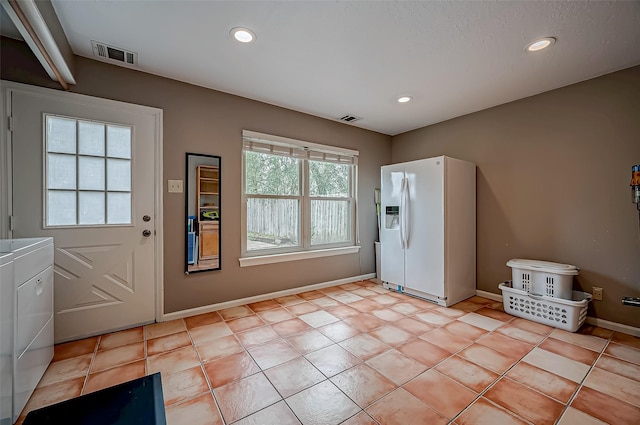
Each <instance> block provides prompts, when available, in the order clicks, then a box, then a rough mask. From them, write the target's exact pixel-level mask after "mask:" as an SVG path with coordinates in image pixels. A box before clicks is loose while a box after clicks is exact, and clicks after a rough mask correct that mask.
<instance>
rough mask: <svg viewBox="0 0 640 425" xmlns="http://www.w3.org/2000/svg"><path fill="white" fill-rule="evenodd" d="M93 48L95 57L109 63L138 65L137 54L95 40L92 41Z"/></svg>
mask: <svg viewBox="0 0 640 425" xmlns="http://www.w3.org/2000/svg"><path fill="white" fill-rule="evenodd" d="M91 48H92V49H93V56H96V57H99V58H102V59H105V60H107V61H109V62H114V63H119V64H123V65H134V66H137V65H138V54H137V53H134V52H130V51H128V50H124V49H121V48H119V47H113V46H109V45H108V44H105V43H100V42H98V41H93V40H91Z"/></svg>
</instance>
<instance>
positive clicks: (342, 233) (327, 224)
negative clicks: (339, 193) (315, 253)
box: [311, 200, 351, 245]
mask: <svg viewBox="0 0 640 425" xmlns="http://www.w3.org/2000/svg"><path fill="white" fill-rule="evenodd" d="M350 210H351V207H350V205H349V201H324V200H312V201H311V245H322V244H331V243H340V242H348V241H350V240H351V234H350V232H349V225H350V223H351V214H350Z"/></svg>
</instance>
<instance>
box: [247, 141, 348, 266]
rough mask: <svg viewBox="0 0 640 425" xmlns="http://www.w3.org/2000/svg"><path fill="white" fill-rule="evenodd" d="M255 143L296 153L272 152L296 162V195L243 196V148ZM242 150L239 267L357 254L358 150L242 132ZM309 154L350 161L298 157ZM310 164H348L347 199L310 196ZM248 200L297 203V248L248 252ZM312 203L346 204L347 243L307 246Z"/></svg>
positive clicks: (309, 239) (310, 227)
mask: <svg viewBox="0 0 640 425" xmlns="http://www.w3.org/2000/svg"><path fill="white" fill-rule="evenodd" d="M247 139H250V140H256V141H259V142H260V143H263V144H265V145H273V146H277V147H278V149H280V148H281V147H290V148H291V149H292V151H293V150H296V151H297V153H296V154H291V155H286V154H285V155H283V154H282V153H275V155H281V156H285V157H291V158H295V159H297V160H298V173H299V181H298V185H299V194H298V195H264V194H247V193H246V161H247V152H248V151H250V149H247V148H246V145H245V143H246V140H247ZM243 141H244V143H243V148H242V167H241V173H242V175H241V203H242V209H241V239H242V240H241V256H240V264H241V266H245V265H257V264H266V263H272V262H281V261H289V260H296V259H302V258H314V257H321V256H328V255H337V254H342V253H353V252H358V250H359V248H360V247H359V246H358V243H359V242H358V232H357V229H358V217H357V176H358V165H357V158H358V154H359V152H358V151H355V150H349V149H343V148H338V147H333V146H328V145H320V144H315V143H309V142H304V141H299V140H295V139H288V138H284V137H279V136H273V135H267V134H262V133H256V132H252V131H247V130H243ZM303 150H304V151H307V152H309V151H312V152H314V153H316V154H317V153H319V152H322V153H326V154H328V155H330V156H336V155H337V156H343V157H344V158H351V159H350V160H351V162H350V163H346V162H340V161H335V160H334V161H323V160H322V159H321V158H317V157H310V156H311V155H307V156H306V157H303V156H301V154H300V152H301V151H303ZM257 152H262V153H265V154H271V155H273V154H274V153H272V152H267V151H257ZM310 161H320V162H329V163H331V162H333V163H341V164H343V165H348V166H349V167H350V170H349V183H348V190H349V196H348V197H329V196H317V195H314V196H311V195H310V190H309V183H310V178H309V162H310ZM249 199H295V200H298V202H299V211H298V227H299V236H298V239H299V241H298V245H296V246H287V247H281V248H265V249H256V250H248V249H247V233H248V229H247V207H248V200H249ZM315 200H320V201H347V202H349V215H350V219H349V228H348V234H349V240H348V241H343V242H336V243H326V244H315V245H312V244H311V231H312V230H311V229H312V226H311V219H312V217H311V213H312V210H311V202H312V201H315Z"/></svg>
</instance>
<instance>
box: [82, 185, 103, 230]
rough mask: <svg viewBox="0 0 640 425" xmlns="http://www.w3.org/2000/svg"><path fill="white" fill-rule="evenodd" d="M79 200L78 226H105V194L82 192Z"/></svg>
mask: <svg viewBox="0 0 640 425" xmlns="http://www.w3.org/2000/svg"><path fill="white" fill-rule="evenodd" d="M78 200H79V202H80V206H79V208H78V224H104V192H80V193H79V194H78Z"/></svg>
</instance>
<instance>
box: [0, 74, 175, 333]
mask: <svg viewBox="0 0 640 425" xmlns="http://www.w3.org/2000/svg"><path fill="white" fill-rule="evenodd" d="M0 90H2V92H3V95H4V96H6V97H7V100H6V102H7V105H6V106H7V110H6V111H4V114H3V115H2V117H1V119H2V120H6V119H7V116H8V115H9V114H10V113H11V103H10V102H11V97H12V96H11V93H12V92H22V93H26V94H37V95H39V96H41V97H46V98H50V99H54V100H58V99H63V100H65V101H67V102H75V103H79V104H82V105H90V106H101V107H104V106H105V104H109V106H113V105H117V108H118V109H119V110H121V111H130V112H133V113H138V114H145V115H149V116H153V117H154V121H155V134H154V153H153V154H154V159H155V165H154V167H155V168H154V177H155V182H154V186H155V189H154V190H155V196H154V212H155V231H156V235H155V245H154V247H155V250H154V256H155V267H154V279H155V282H154V291H155V300H154V310H155V318H156V321H158V322H160V321H162V320H163V316H164V257H163V255H164V236H163V226H164V221H163V189H164V186H163V184H162V182H163V176H162V173H163V169H162V161H163V159H162V152H163V132H162V128H163V124H162V120H163V111H162V109H159V108H153V107H150V106H144V105H136V104H133V103H126V102H121V101H117V100H112V99H103V98H98V97H93V96H87V95H83V94H78V93H71V92H63V91H59V90H52V89H48V88H43V87H38V86H30V85H27V84H21V83H14V82H12V81H5V80H0ZM5 124H6V123H5ZM5 128H6V126H5ZM8 136H9V134H8V131H6V132H5V131H3V132H2V134H0V138H1V139H2V140H0V147H2V148H3V149H4V148H5V147H6V146H7V140H8ZM6 166H7V167H9V169H8V170H7V171H6V173H7V175H9V176H11V175H12V170H11V163H10V160H8V163H7V164H6ZM3 193H4V192H3ZM3 196H4V195H3ZM8 208H9V209H8V211H7V213H9V214H10V213H12V212H13V210H12V205H11V200H10V199H9V204H8ZM2 221H3V220H0V226H2V225H3V224H4V225H6V223H2ZM0 228H1V227H0Z"/></svg>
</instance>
